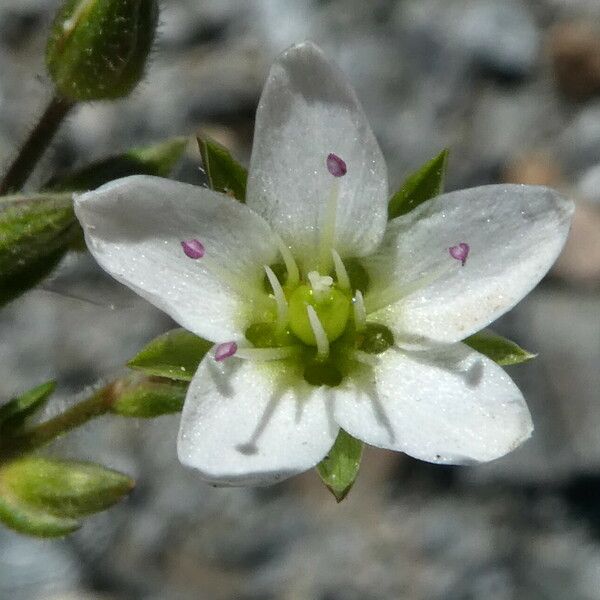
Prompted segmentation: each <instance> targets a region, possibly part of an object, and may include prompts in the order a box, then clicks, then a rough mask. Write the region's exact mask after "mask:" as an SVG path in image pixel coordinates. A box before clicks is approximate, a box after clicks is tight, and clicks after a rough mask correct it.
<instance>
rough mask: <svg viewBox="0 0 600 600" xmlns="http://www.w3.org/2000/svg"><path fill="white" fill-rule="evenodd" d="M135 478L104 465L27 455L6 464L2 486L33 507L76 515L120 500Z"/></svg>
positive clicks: (0, 473)
mask: <svg viewBox="0 0 600 600" xmlns="http://www.w3.org/2000/svg"><path fill="white" fill-rule="evenodd" d="M133 486H134V482H133V480H132V479H130V478H129V477H127V476H126V475H123V474H122V473H119V472H117V471H113V470H112V469H107V468H106V467H103V466H101V465H96V464H93V463H86V462H74V461H64V460H55V459H52V460H51V459H47V458H41V457H27V458H21V459H18V460H15V461H13V462H10V463H8V464H7V465H5V466H4V467H3V469H2V471H0V487H1V488H2V489H3V490H4V491H5V492H7V493H8V496H9V497H12V498H14V499H16V501H17V502H18V503H20V504H22V505H23V506H28V507H30V509H31V510H34V511H41V512H44V513H47V514H48V515H52V516H55V517H59V518H68V519H75V518H78V517H82V516H85V515H90V514H93V513H96V512H99V511H102V510H105V509H107V508H108V507H110V506H112V505H113V504H116V503H117V502H119V501H120V500H122V499H123V497H124V496H126V495H127V494H129V492H131V490H132V489H133Z"/></svg>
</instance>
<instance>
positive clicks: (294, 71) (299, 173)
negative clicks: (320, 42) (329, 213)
mask: <svg viewBox="0 0 600 600" xmlns="http://www.w3.org/2000/svg"><path fill="white" fill-rule="evenodd" d="M331 153H334V154H336V155H337V156H339V157H340V158H342V159H343V160H344V162H345V163H346V166H347V173H346V175H344V176H343V177H337V178H335V177H333V176H332V175H331V174H330V173H329V171H328V170H327V167H326V160H327V156H328V155H329V154H331ZM334 185H339V198H338V211H337V223H336V238H335V239H336V248H337V250H338V251H339V253H340V255H342V257H343V256H351V255H360V256H362V255H365V254H368V253H369V252H372V251H373V250H374V249H375V248H376V247H377V245H378V244H379V242H380V240H381V237H382V235H383V231H384V228H385V223H386V218H387V194H388V188H387V171H386V166H385V162H384V159H383V156H382V154H381V150H380V149H379V145H378V144H377V141H376V140H375V137H374V135H373V132H372V131H371V129H370V127H369V124H368V123H367V120H366V117H365V115H364V113H363V111H362V108H361V107H360V104H359V102H358V100H357V98H356V95H355V93H354V91H353V90H352V88H351V87H350V85H349V84H348V82H347V81H346V79H345V77H344V75H343V74H342V72H341V71H340V70H339V69H338V68H337V67H335V66H334V65H332V64H330V63H329V62H327V60H326V59H325V57H324V56H323V53H322V52H321V50H320V49H319V48H317V47H316V46H315V45H314V44H312V43H309V42H308V43H303V44H299V45H297V46H293V47H292V48H290V49H289V50H287V51H286V52H284V53H283V54H282V55H281V56H280V57H279V58H278V60H277V61H276V62H275V63H274V64H273V66H272V68H271V71H270V73H269V76H268V79H267V82H266V84H265V88H264V90H263V93H262V97H261V99H260V103H259V106H258V110H257V113H256V129H255V133H254V146H253V149H252V159H251V162H250V172H249V178H248V191H247V203H248V205H249V206H250V207H251V208H253V209H254V210H256V211H257V212H258V213H259V214H260V215H262V216H263V217H264V218H265V219H266V220H267V221H268V222H269V223H271V225H272V226H273V228H274V229H275V231H277V232H278V233H279V234H280V235H281V236H282V237H283V239H284V241H285V242H286V243H288V244H289V245H290V246H291V247H292V251H293V252H294V253H295V255H296V257H297V258H299V259H301V260H303V262H304V264H305V266H306V264H308V265H309V267H308V268H311V267H310V266H311V265H313V261H314V257H315V249H316V248H317V246H318V239H319V229H320V226H321V222H322V219H323V215H324V211H325V207H326V204H327V201H328V198H329V196H330V194H331V191H332V187H333V186H334Z"/></svg>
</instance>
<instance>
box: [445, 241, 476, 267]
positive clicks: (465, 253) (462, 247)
mask: <svg viewBox="0 0 600 600" xmlns="http://www.w3.org/2000/svg"><path fill="white" fill-rule="evenodd" d="M470 250H471V248H470V247H469V244H465V242H461V243H460V244H457V245H456V246H452V247H451V248H448V252H450V256H451V257H452V258H455V259H456V260H460V264H461V265H462V266H463V267H464V266H465V263H466V262H467V258H469V251H470Z"/></svg>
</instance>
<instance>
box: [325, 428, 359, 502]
mask: <svg viewBox="0 0 600 600" xmlns="http://www.w3.org/2000/svg"><path fill="white" fill-rule="evenodd" d="M362 449H363V443H362V442H361V441H359V440H357V439H355V438H353V437H352V436H351V435H350V434H349V433H346V432H345V431H344V430H343V429H340V432H339V433H338V436H337V438H336V440H335V443H334V444H333V446H332V447H331V450H329V452H328V453H327V456H326V457H325V458H324V459H323V460H322V461H321V462H320V463H319V464H318V465H317V472H318V473H319V476H320V477H321V479H322V481H323V483H324V484H325V485H326V486H327V489H328V490H329V491H330V492H331V493H332V494H333V495H334V496H335V499H336V500H337V502H341V501H342V500H343V499H344V498H345V497H346V496H347V495H348V492H349V491H350V490H351V489H352V486H353V485H354V481H355V480H356V477H357V475H358V469H359V468H360V459H361V456H362Z"/></svg>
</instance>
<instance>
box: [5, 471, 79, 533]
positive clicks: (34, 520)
mask: <svg viewBox="0 0 600 600" xmlns="http://www.w3.org/2000/svg"><path fill="white" fill-rule="evenodd" d="M0 522H2V523H4V525H6V526H7V527H9V528H10V529H14V530H15V531H18V532H19V533H24V534H26V535H31V536H34V537H42V538H54V537H62V536H65V535H68V534H69V533H73V531H75V530H77V529H79V527H80V526H81V525H80V523H79V521H76V520H75V519H69V518H65V517H56V516H54V515H51V514H49V513H47V512H44V511H43V510H38V509H35V508H33V507H31V506H29V505H28V504H26V503H24V502H22V501H20V500H18V499H17V498H15V497H14V496H13V495H12V494H10V493H7V492H6V491H5V490H3V489H2V486H1V482H0Z"/></svg>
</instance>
